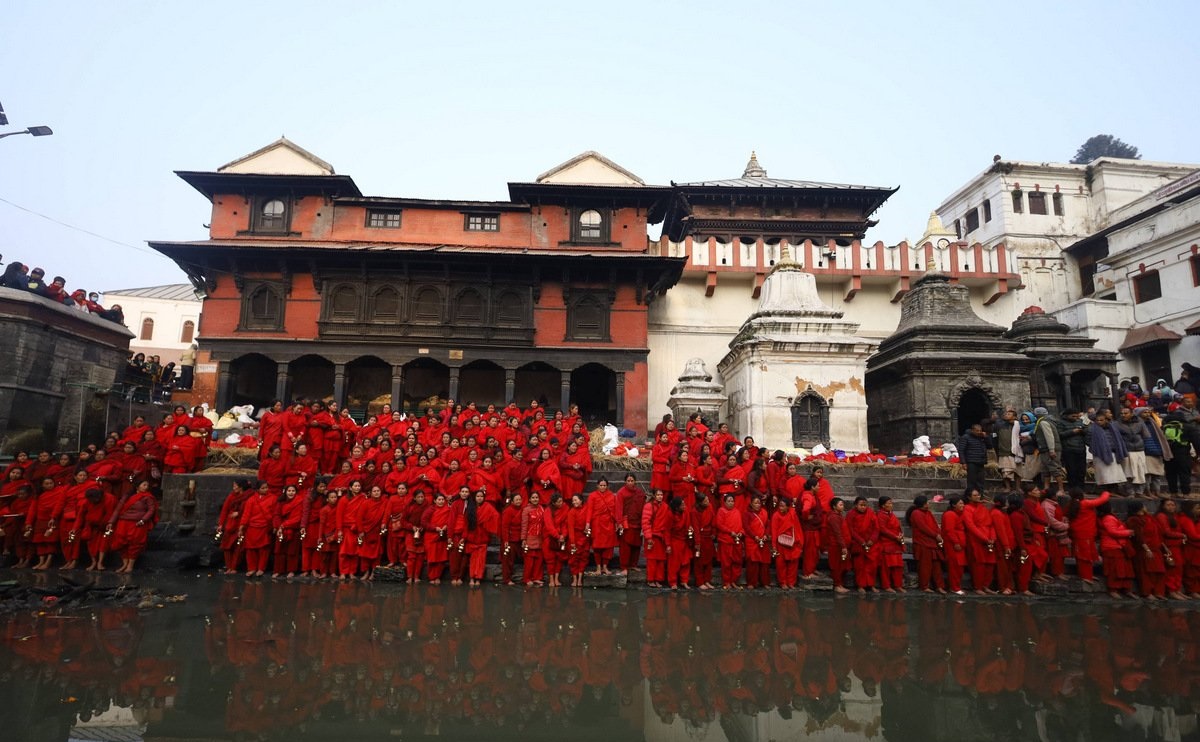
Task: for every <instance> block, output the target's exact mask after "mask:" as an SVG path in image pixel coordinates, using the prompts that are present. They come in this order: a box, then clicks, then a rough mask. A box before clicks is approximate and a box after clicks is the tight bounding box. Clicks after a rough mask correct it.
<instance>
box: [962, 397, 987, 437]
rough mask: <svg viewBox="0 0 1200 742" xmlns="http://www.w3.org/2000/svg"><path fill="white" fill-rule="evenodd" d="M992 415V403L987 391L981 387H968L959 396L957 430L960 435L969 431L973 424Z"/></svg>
mask: <svg viewBox="0 0 1200 742" xmlns="http://www.w3.org/2000/svg"><path fill="white" fill-rule="evenodd" d="M991 416H992V403H991V402H990V401H989V400H988V396H987V393H986V392H984V391H983V390H982V389H979V388H971V389H967V390H966V391H964V392H963V393H962V396H961V397H959V398H958V409H957V411H956V417H957V420H956V422H957V431H958V435H962V434H963V433H965V432H967V429H968V428H970V427H971V426H972V425H975V424H976V423H978V422H980V421H982V420H984V419H986V418H989V417H991Z"/></svg>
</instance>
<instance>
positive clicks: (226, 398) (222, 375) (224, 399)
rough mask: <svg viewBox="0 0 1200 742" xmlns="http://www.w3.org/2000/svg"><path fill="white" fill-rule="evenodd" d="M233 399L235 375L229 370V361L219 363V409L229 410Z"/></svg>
mask: <svg viewBox="0 0 1200 742" xmlns="http://www.w3.org/2000/svg"><path fill="white" fill-rule="evenodd" d="M232 399H233V373H232V372H231V371H230V370H229V362H228V361H219V362H218V363H217V409H218V410H227V409H229V408H230V407H231V406H232V404H231V403H230V401H231V400H232Z"/></svg>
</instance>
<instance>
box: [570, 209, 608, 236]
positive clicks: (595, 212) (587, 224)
mask: <svg viewBox="0 0 1200 742" xmlns="http://www.w3.org/2000/svg"><path fill="white" fill-rule="evenodd" d="M608 234H609V212H608V210H607V209H583V210H581V211H578V212H576V213H575V221H574V222H573V223H572V225H571V241H572V242H608Z"/></svg>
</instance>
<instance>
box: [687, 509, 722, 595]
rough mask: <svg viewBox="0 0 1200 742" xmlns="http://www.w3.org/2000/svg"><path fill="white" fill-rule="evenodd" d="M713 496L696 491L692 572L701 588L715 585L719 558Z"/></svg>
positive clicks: (710, 587) (712, 588)
mask: <svg viewBox="0 0 1200 742" xmlns="http://www.w3.org/2000/svg"><path fill="white" fill-rule="evenodd" d="M711 498H712V496H711V495H708V494H706V493H704V492H697V493H696V509H695V511H693V513H692V527H693V528H694V529H695V531H696V536H695V542H696V550H695V552H693V554H692V574H693V575H695V577H696V586H697V587H699V588H700V589H701V590H715V589H716V588H715V587H713V584H712V579H713V562H715V561H716V559H717V515H716V513H717V509H716V508H715V507H713V506H712V499H711Z"/></svg>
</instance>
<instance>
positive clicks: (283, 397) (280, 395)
mask: <svg viewBox="0 0 1200 742" xmlns="http://www.w3.org/2000/svg"><path fill="white" fill-rule="evenodd" d="M290 380H291V379H290V377H289V376H288V365H287V364H286V363H276V364H275V397H276V398H277V399H279V400H280V401H281V402H283V406H284V408H285V409H286V408H287V406H288V401H289V400H288V382H289V381H290ZM221 409H225V408H221Z"/></svg>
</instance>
